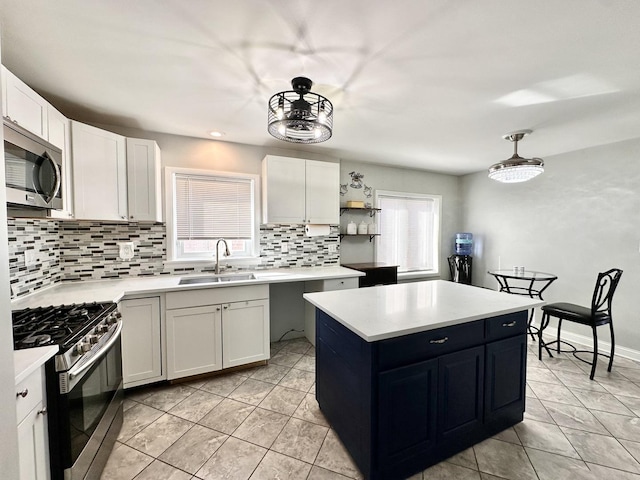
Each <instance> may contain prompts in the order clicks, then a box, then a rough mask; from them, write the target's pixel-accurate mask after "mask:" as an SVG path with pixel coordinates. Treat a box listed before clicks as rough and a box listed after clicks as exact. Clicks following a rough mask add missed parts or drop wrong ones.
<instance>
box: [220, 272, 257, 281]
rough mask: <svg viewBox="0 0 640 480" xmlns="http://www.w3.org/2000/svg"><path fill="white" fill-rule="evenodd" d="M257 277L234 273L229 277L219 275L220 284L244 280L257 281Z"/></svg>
mask: <svg viewBox="0 0 640 480" xmlns="http://www.w3.org/2000/svg"><path fill="white" fill-rule="evenodd" d="M255 278H256V276H255V275H254V274H253V273H232V274H228V275H219V276H218V281H219V282H240V281H242V280H255Z"/></svg>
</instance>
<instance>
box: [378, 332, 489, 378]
mask: <svg viewBox="0 0 640 480" xmlns="http://www.w3.org/2000/svg"><path fill="white" fill-rule="evenodd" d="M484 329H485V325H484V320H478V321H475V322H470V323H464V324H461V325H454V326H451V327H444V328H438V329H435V330H429V331H426V332H422V333H414V334H411V335H405V336H403V337H398V338H391V339H389V340H382V341H380V342H379V343H378V370H379V371H381V370H387V369H389V368H395V367H400V366H402V365H409V364H412V363H415V362H419V361H422V360H427V359H429V358H434V357H438V356H440V355H444V354H446V353H451V352H456V351H458V350H463V349H465V348H468V347H474V346H476V345H481V344H483V343H484Z"/></svg>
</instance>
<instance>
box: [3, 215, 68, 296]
mask: <svg viewBox="0 0 640 480" xmlns="http://www.w3.org/2000/svg"><path fill="white" fill-rule="evenodd" d="M58 224H59V222H57V221H51V220H45V219H18V218H16V219H14V218H9V219H8V222H7V226H8V231H9V285H10V286H11V298H15V297H17V296H19V295H26V294H27V293H31V292H34V291H36V290H38V289H40V288H45V287H48V286H50V285H53V284H54V283H57V282H60V281H61V280H62V278H63V274H62V262H61V260H60V233H59V231H58V226H59V225H58Z"/></svg>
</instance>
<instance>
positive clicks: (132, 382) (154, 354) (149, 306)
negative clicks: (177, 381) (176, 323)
mask: <svg viewBox="0 0 640 480" xmlns="http://www.w3.org/2000/svg"><path fill="white" fill-rule="evenodd" d="M119 309H120V313H121V314H122V322H123V323H122V376H123V384H124V388H129V387H136V386H139V385H144V384H147V383H152V382H158V381H161V380H164V379H165V375H163V367H162V335H163V329H162V319H161V317H160V311H161V310H160V297H148V298H132V299H125V300H122V301H121V302H120V305H119Z"/></svg>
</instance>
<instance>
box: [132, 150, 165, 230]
mask: <svg viewBox="0 0 640 480" xmlns="http://www.w3.org/2000/svg"><path fill="white" fill-rule="evenodd" d="M127 197H128V206H129V220H135V221H149V222H161V221H162V207H161V202H160V198H161V191H160V148H159V147H158V144H157V143H156V142H154V141H153V140H144V139H140V138H127Z"/></svg>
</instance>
